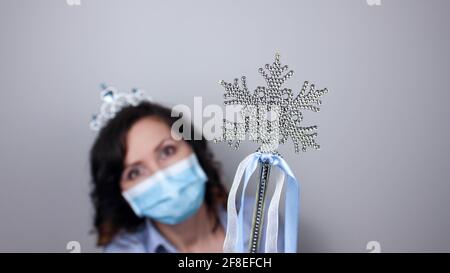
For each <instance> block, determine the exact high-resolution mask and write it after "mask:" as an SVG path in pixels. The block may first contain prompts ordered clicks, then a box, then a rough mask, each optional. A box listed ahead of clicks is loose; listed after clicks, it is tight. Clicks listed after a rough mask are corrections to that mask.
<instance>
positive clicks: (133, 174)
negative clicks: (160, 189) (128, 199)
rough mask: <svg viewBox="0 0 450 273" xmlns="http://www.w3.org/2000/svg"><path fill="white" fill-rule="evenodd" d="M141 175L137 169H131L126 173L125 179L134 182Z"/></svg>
mask: <svg viewBox="0 0 450 273" xmlns="http://www.w3.org/2000/svg"><path fill="white" fill-rule="evenodd" d="M140 175H141V171H140V170H139V169H137V168H136V169H132V170H130V171H129V172H128V175H127V179H128V180H135V179H136V178H138V177H139V176H140Z"/></svg>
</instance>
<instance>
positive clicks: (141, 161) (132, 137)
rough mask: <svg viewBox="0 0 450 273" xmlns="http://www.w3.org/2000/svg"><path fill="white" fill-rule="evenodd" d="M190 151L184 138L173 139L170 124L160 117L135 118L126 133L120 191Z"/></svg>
mask: <svg viewBox="0 0 450 273" xmlns="http://www.w3.org/2000/svg"><path fill="white" fill-rule="evenodd" d="M191 153H192V148H191V146H190V145H189V144H188V143H187V142H186V141H184V140H174V139H173V138H172V135H171V130H170V127H169V126H168V125H167V124H166V123H164V122H163V121H161V120H160V119H158V118H155V117H147V118H143V119H141V120H139V121H137V122H136V123H135V124H134V125H133V126H132V127H131V128H130V130H129V131H128V134H127V136H126V155H125V160H124V171H123V173H122V178H121V181H120V187H121V189H122V191H126V190H128V189H129V188H131V187H133V186H135V185H137V184H139V183H140V182H141V181H143V180H144V179H145V178H147V177H149V176H151V175H152V174H154V173H155V172H157V171H158V170H161V169H164V168H166V167H168V166H170V165H172V164H174V163H176V162H178V161H180V160H182V159H184V158H186V157H188V156H189V155H190V154H191Z"/></svg>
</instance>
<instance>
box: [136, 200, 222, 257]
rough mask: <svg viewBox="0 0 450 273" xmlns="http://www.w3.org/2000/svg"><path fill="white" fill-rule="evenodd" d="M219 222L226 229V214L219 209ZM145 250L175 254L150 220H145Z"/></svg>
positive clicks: (170, 244)
mask: <svg viewBox="0 0 450 273" xmlns="http://www.w3.org/2000/svg"><path fill="white" fill-rule="evenodd" d="M219 221H220V224H221V225H222V226H223V228H224V230H226V229H227V212H226V210H225V208H223V207H221V208H220V210H219ZM145 230H146V235H147V236H146V237H147V238H146V248H147V251H148V252H151V253H177V252H178V250H177V249H176V247H175V246H174V245H173V244H172V243H170V242H169V241H168V240H167V239H166V237H164V235H162V234H161V233H160V232H159V231H158V229H157V228H156V227H155V225H154V224H153V223H152V221H151V220H150V219H148V218H147V219H146V220H145Z"/></svg>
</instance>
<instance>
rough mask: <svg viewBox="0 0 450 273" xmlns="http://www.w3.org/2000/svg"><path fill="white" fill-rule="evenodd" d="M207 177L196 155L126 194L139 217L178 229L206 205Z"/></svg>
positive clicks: (154, 176) (127, 191) (163, 171)
mask: <svg viewBox="0 0 450 273" xmlns="http://www.w3.org/2000/svg"><path fill="white" fill-rule="evenodd" d="M206 181H207V177H206V174H205V172H204V171H203V169H202V168H201V166H200V163H199V162H198V160H197V157H196V156H195V154H194V153H192V155H190V156H188V157H187V158H185V159H183V160H181V161H179V162H177V163H175V164H174V165H172V166H170V167H168V168H166V169H163V170H160V171H158V172H156V173H155V174H153V175H152V176H150V177H148V178H147V179H145V180H144V181H142V182H141V183H139V184H137V185H136V186H134V187H132V188H130V189H128V190H126V191H124V192H122V195H123V197H124V198H125V199H126V200H127V201H128V203H129V204H130V206H131V208H132V209H133V211H134V212H135V213H136V215H137V216H139V217H148V218H150V219H153V220H156V221H158V222H161V223H164V224H169V225H174V224H178V223H180V222H183V221H184V220H186V219H188V218H189V217H190V216H192V215H193V214H194V213H195V212H196V211H197V210H198V209H199V208H200V206H201V205H202V203H203V200H204V195H205V187H206V185H205V183H206Z"/></svg>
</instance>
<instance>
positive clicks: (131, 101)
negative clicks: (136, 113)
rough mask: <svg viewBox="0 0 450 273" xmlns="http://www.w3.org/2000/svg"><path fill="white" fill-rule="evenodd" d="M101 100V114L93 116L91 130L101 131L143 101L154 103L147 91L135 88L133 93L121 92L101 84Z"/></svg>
mask: <svg viewBox="0 0 450 273" xmlns="http://www.w3.org/2000/svg"><path fill="white" fill-rule="evenodd" d="M100 86H101V89H102V90H101V92H100V98H101V100H102V105H101V106H100V113H98V114H96V115H93V116H92V119H91V122H90V124H89V126H90V128H91V130H93V131H99V130H100V129H102V128H103V126H105V125H106V123H107V122H108V121H109V120H110V119H112V118H114V117H115V116H116V114H117V113H118V112H119V111H120V110H122V109H123V108H124V107H127V106H137V105H138V104H139V103H141V102H143V101H150V102H151V101H152V98H151V97H149V96H147V95H146V94H145V91H143V90H141V89H138V88H134V89H132V90H131V92H119V91H118V90H117V88H115V87H113V86H108V85H106V84H101V85H100Z"/></svg>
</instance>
